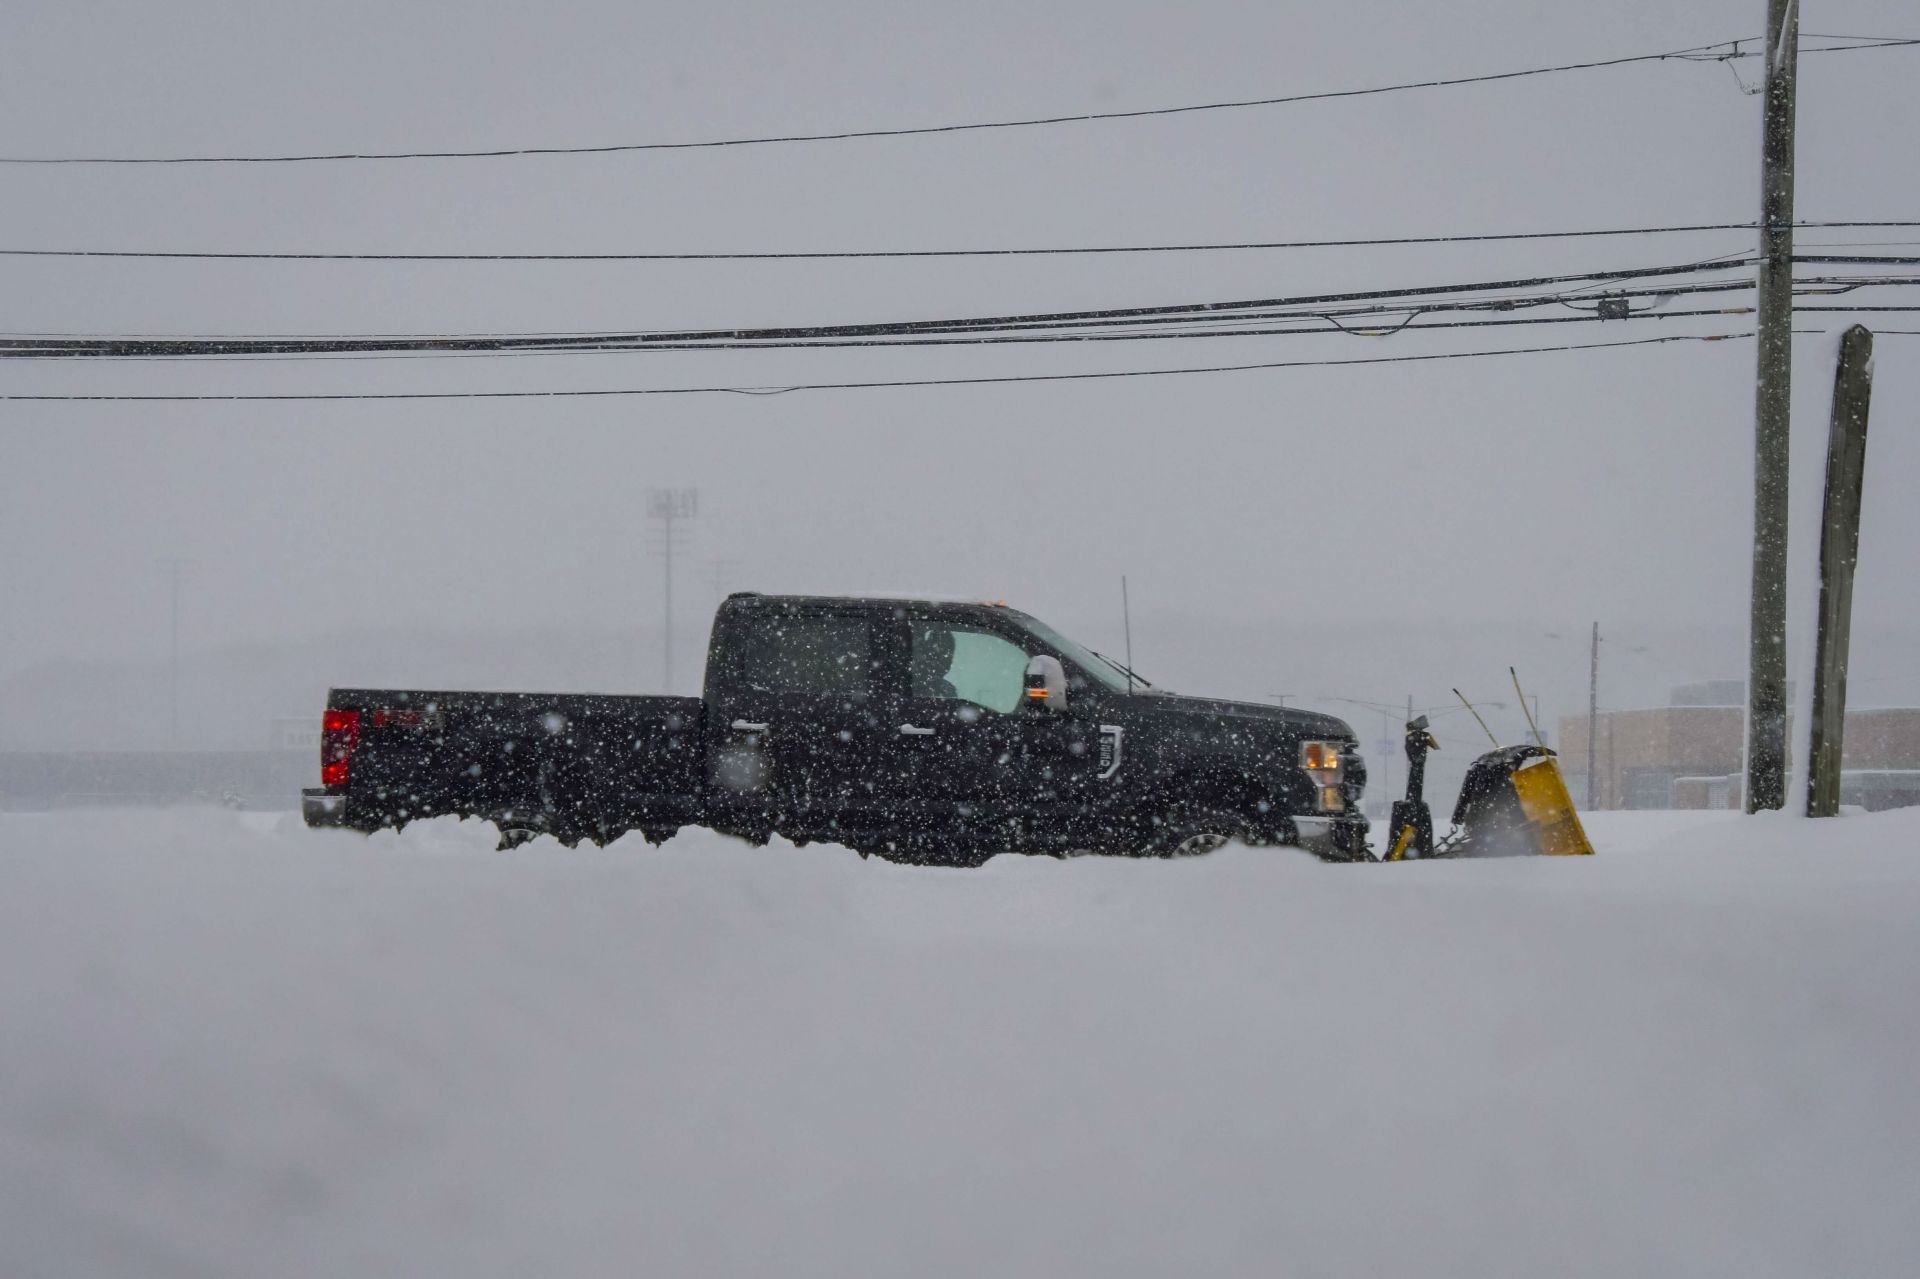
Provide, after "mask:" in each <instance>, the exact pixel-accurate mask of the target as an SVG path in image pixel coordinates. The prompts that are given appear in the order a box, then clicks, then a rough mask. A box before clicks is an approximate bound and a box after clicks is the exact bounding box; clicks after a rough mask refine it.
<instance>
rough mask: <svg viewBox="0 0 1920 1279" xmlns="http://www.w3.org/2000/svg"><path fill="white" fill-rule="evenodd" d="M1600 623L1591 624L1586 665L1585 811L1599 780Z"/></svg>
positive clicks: (1595, 792) (1593, 800) (1592, 798)
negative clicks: (1588, 655) (1590, 652)
mask: <svg viewBox="0 0 1920 1279" xmlns="http://www.w3.org/2000/svg"><path fill="white" fill-rule="evenodd" d="M1599 748H1600V623H1598V622H1595V623H1594V624H1593V655H1592V657H1591V658H1590V659H1589V660H1588V663H1587V809H1588V811H1592V810H1593V808H1594V807H1595V797H1596V796H1597V795H1599V793H1600V792H1599V790H1598V788H1597V787H1596V786H1595V783H1596V782H1597V781H1598V780H1599V778H1600V756H1599V754H1598V751H1599Z"/></svg>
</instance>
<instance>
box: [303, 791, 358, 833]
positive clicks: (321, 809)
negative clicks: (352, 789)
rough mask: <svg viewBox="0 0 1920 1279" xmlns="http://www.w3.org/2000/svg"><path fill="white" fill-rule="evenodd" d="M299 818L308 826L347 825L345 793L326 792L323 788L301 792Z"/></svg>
mask: <svg viewBox="0 0 1920 1279" xmlns="http://www.w3.org/2000/svg"><path fill="white" fill-rule="evenodd" d="M300 816H301V818H302V819H304V820H305V821H306V823H307V825H309V826H345V825H346V824H347V796H346V792H345V791H333V790H327V789H326V788H324V787H321V788H318V789H315V788H309V789H307V790H303V791H301V792H300Z"/></svg>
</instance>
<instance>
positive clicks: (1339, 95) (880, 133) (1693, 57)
mask: <svg viewBox="0 0 1920 1279" xmlns="http://www.w3.org/2000/svg"><path fill="white" fill-rule="evenodd" d="M1744 43H1758V41H1757V40H1723V41H1720V42H1718V43H1716V44H1703V45H1695V46H1693V47H1691V48H1686V49H1669V50H1666V51H1664V52H1661V53H1639V54H1632V55H1629V56H1627V57H1620V58H1598V59H1593V60H1590V61H1585V62H1565V63H1560V64H1558V65H1555V66H1545V67H1528V68H1525V69H1523V70H1518V71H1495V72H1489V73H1485V74H1482V75H1469V76H1452V77H1448V78H1445V79H1436V80H1414V81H1408V82H1406V83H1401V84H1385V85H1374V86H1371V87H1369V88H1364V89H1334V90H1324V91H1320V92H1316V93H1292V94H1286V95H1283V96H1280V97H1271V98H1242V99H1235V100H1230V101H1220V102H1197V103H1188V104H1186V105H1182V106H1172V107H1146V108H1140V109H1136V110H1131V111H1082V112H1075V113H1073V114H1068V115H1050V116H1034V117H1031V118H1027V119H1019V120H987V121H976V122H972V123H965V124H934V125H915V126H907V127H899V128H870V129H845V130H839V131H836V132H831V133H788V134H770V135H765V136H760V137H745V138H718V139H708V140H704V141H692V142H626V143H613V144H603V145H590V146H528V147H490V148H486V149H480V150H449V151H430V150H411V151H358V150H356V151H326V152H310V153H300V154H282V155H178V156H127V155H120V156H0V164H300V163H310V162H324V161H336V160H449V159H499V158H505V157H510V156H536V155H608V154H614V153H618V152H637V151H687V150H703V149H712V148H719V147H745V146H766V145H771V144H776V143H793V142H839V141H848V140H852V139H860V138H899V137H916V136H925V135H928V134H939V133H971V132H978V131H981V130H987V129H1026V128H1035V127H1039V126H1043V125H1061V124H1085V123H1090V122H1093V121H1098V120H1137V119H1143V118H1146V117H1150V116H1172V115H1190V114H1194V113H1197V112H1203V111H1238V110H1245V109H1247V108H1251V107H1273V106H1286V105H1291V104H1295V103H1302V102H1327V101H1334V100H1338V99H1343V98H1364V97H1373V96H1376V95H1379V94H1386V93H1404V92H1407V91H1409V90H1415V89H1442V88H1451V87H1455V86H1459V85H1470V84H1490V83H1494V82H1496V81H1502V80H1520V79H1525V78H1528V77H1532V76H1544V75H1556V74H1561V73H1564V72H1572V71H1592V70H1598V69H1601V68H1605V67H1622V66H1629V65H1631V64H1634V63H1644V62H1666V61H1685V62H1731V61H1735V60H1739V59H1745V58H1752V57H1758V56H1759V53H1758V51H1753V50H1743V49H1741V48H1740V45H1742V44H1744ZM1912 44H1920V39H1906V38H1896V39H1887V40H1880V41H1877V42H1875V43H1869V44H1862V43H1851V44H1843V45H1832V46H1827V47H1818V46H1816V47H1813V48H1806V47H1802V48H1801V50H1800V52H1801V53H1803V54H1813V53H1855V52H1860V51H1862V50H1865V49H1878V48H1893V47H1898V46H1903V45H1912Z"/></svg>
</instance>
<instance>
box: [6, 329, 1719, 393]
mask: <svg viewBox="0 0 1920 1279" xmlns="http://www.w3.org/2000/svg"><path fill="white" fill-rule="evenodd" d="M1752 336H1753V333H1752V332H1751V331H1750V330H1749V331H1746V332H1741V333H1711V334H1667V335H1663V336H1661V337H1654V338H1631V339H1624V340H1621V341H1618V342H1577V343H1570V344H1566V345H1561V346H1525V347H1506V348H1502V349H1499V350H1492V351H1450V352H1442V353H1436V354H1429V355H1374V356H1362V357H1359V358H1356V359H1351V360H1275V361H1269V362H1266V363H1261V364H1220V365H1212V366H1208V367H1203V368H1184V369H1125V370H1120V371H1117V372H1111V373H1023V374H1010V375H1005V376H1000V377H960V378H901V379H895V380H891V381H884V382H802V383H794V384H792V385H787V386H680V387H646V388H640V389H621V390H579V389H567V390H558V391H397V392H342V393H335V394H317V395H0V402H11V403H36V404H52V403H135V404H163V403H188V402H202V403H205V402H218V403H269V402H270V403H298V402H315V401H343V400H544V399H573V398H614V397H625V396H639V395H785V394H787V393H788V392H791V391H866V390H881V389H891V388H905V387H928V386H999V385H1006V384H1010V383H1015V382H1090V381H1100V380H1106V379H1114V378H1137V377H1183V376H1189V375H1194V374H1208V373H1245V372H1252V371H1254V370H1260V369H1295V368H1332V367H1339V366H1341V365H1348V364H1421V363H1432V362H1436V361H1441V360H1482V359H1492V358H1496V357H1500V356H1510V355H1546V354H1550V353H1555V352H1561V351H1599V350H1608V349H1616V348H1620V347H1629V346H1657V345H1661V344H1664V343H1669V342H1725V341H1732V340H1735V339H1740V338H1750V337H1752Z"/></svg>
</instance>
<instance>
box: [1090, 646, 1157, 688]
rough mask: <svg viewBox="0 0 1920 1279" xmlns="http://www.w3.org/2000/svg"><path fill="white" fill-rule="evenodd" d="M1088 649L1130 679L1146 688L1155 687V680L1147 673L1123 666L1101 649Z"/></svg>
mask: <svg viewBox="0 0 1920 1279" xmlns="http://www.w3.org/2000/svg"><path fill="white" fill-rule="evenodd" d="M1087 651H1088V652H1089V653H1092V654H1093V655H1094V656H1095V657H1097V658H1099V659H1100V660H1101V661H1103V662H1105V663H1106V664H1107V665H1108V666H1111V667H1113V669H1114V670H1116V671H1119V672H1120V673H1121V674H1122V675H1125V676H1126V677H1127V678H1128V679H1129V680H1132V681H1133V682H1134V683H1136V684H1140V685H1142V686H1144V687H1146V688H1153V687H1155V685H1154V682H1153V681H1152V680H1150V679H1148V678H1147V677H1146V676H1145V675H1142V674H1140V673H1139V672H1138V671H1135V670H1132V669H1131V668H1129V667H1125V666H1122V665H1121V664H1120V663H1118V662H1116V661H1114V660H1113V659H1112V658H1111V657H1108V656H1107V655H1106V654H1105V653H1102V652H1101V651H1100V650H1099V649H1097V648H1090V649H1088V650H1087Z"/></svg>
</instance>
